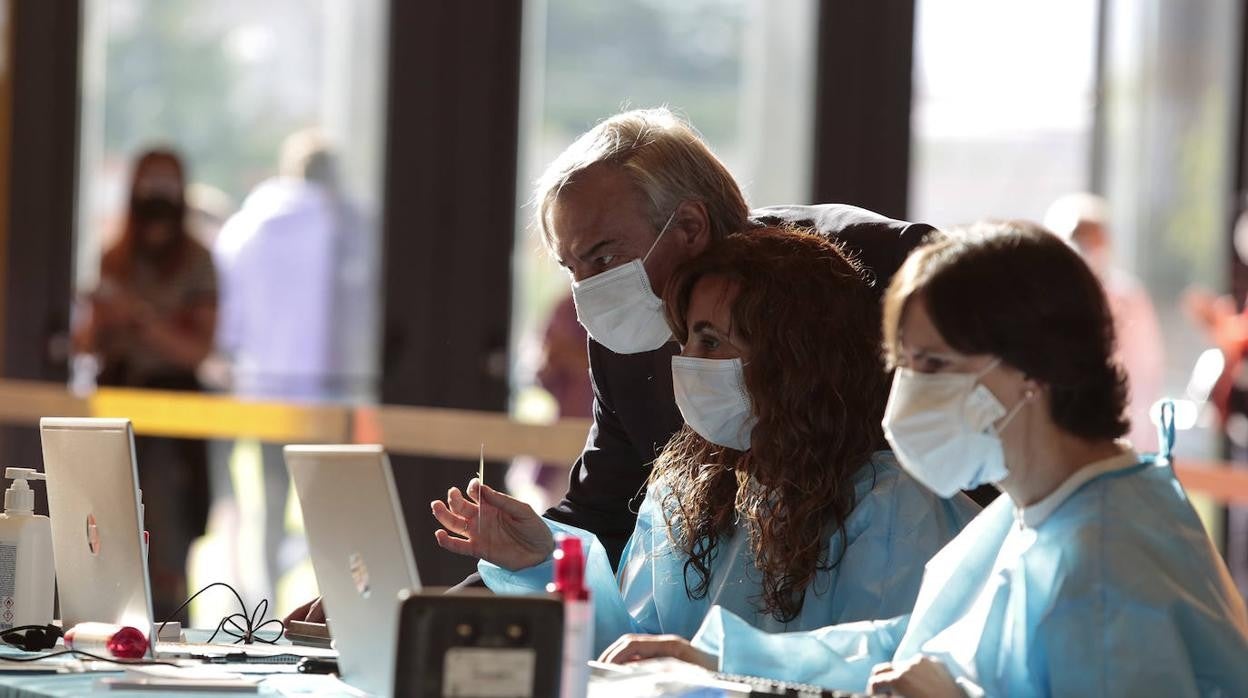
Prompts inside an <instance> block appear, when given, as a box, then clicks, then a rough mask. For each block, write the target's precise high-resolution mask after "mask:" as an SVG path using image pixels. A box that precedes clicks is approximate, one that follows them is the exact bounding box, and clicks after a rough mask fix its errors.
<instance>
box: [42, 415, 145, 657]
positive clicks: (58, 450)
mask: <svg viewBox="0 0 1248 698" xmlns="http://www.w3.org/2000/svg"><path fill="white" fill-rule="evenodd" d="M39 435H40V437H41V439H42V441H43V467H44V470H45V472H46V473H47V476H48V516H49V517H50V518H51V519H52V555H53V558H54V560H55V563H56V581H57V585H58V589H59V592H60V602H61V620H62V621H63V622H64V624H65V627H66V628H69V627H72V626H73V625H75V624H77V623H82V622H85V621H98V622H103V623H120V624H122V625H130V626H133V627H135V628H138V629H139V630H142V631H143V632H145V633H149V637H151V635H150V632H151V629H152V620H153V618H152V592H151V586H150V583H149V580H148V576H147V564H146V559H145V555H144V552H143V531H142V528H143V526H142V518H141V516H140V514H139V491H138V486H139V485H138V482H139V478H138V472H137V471H136V469H135V462H134V432H133V430H132V429H131V427H130V420H128V419H78V418H59V417H58V418H53V417H45V418H44V419H41V420H39Z"/></svg>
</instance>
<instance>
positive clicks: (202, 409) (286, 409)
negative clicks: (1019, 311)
mask: <svg viewBox="0 0 1248 698" xmlns="http://www.w3.org/2000/svg"><path fill="white" fill-rule="evenodd" d="M52 416H56V417H126V418H129V419H130V420H131V421H132V422H133V423H134V429H135V432H136V433H138V434H144V435H150V436H173V437H184V438H211V439H240V438H254V439H260V440H264V441H273V442H277V443H377V444H381V445H383V446H385V447H386V449H387V450H388V451H390V452H391V453H395V454H403V455H415V456H436V457H439V458H462V459H465V460H470V459H475V458H477V456H478V454H479V453H480V449H481V447H482V445H484V447H485V455H486V457H487V458H490V459H494V460H507V459H510V458H514V457H516V456H533V457H536V458H539V459H541V460H543V461H546V462H551V463H566V464H569V465H570V464H571V463H572V461H573V460H574V459H575V458H576V456H577V454H578V453H580V451H581V448H582V447H583V446H584V444H585V435H586V433H587V431H588V430H589V421H588V420H585V419H564V420H560V421H558V422H556V423H554V424H528V423H523V422H518V421H516V420H515V419H512V418H511V417H509V416H508V415H505V414H500V413H496V412H478V411H472V410H451V409H441V408H433V407H407V406H390V405H379V406H364V405H361V406H348V405H318V404H300V403H284V402H250V401H244V400H238V399H235V398H232V397H226V396H221V395H209V394H204V393H186V392H167V391H160V390H138V389H128V388H124V389H123V388H101V389H100V390H97V391H96V392H94V393H91V394H90V395H75V394H73V393H70V392H69V391H68V390H66V389H65V386H63V385H61V384H58V383H41V382H31V381H0V424H5V425H20V426H36V425H38V424H39V418H40V417H52ZM1175 471H1176V472H1177V473H1178V476H1179V479H1180V480H1181V481H1182V482H1183V486H1184V487H1186V488H1187V489H1188V490H1189V491H1191V492H1198V493H1200V494H1203V495H1206V496H1208V497H1210V498H1212V499H1214V500H1216V501H1218V502H1222V503H1237V504H1244V505H1248V469H1243V470H1241V469H1237V468H1234V467H1232V464H1230V463H1226V462H1220V461H1185V460H1180V461H1178V462H1177V463H1176V465H1175Z"/></svg>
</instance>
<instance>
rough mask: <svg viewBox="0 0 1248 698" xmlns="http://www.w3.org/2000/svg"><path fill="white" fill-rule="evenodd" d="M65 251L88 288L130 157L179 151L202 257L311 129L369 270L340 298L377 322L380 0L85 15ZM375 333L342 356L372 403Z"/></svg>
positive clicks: (213, 2)
mask: <svg viewBox="0 0 1248 698" xmlns="http://www.w3.org/2000/svg"><path fill="white" fill-rule="evenodd" d="M84 7H85V9H86V13H87V15H86V21H85V25H84V27H85V28H84V34H85V40H84V49H83V113H82V126H81V153H82V156H81V168H80V172H81V175H80V185H79V206H78V234H77V245H76V251H77V255H76V278H77V285H78V288H79V290H80V291H83V292H87V291H90V290H92V289H94V288H95V286H96V284H97V282H98V274H99V270H100V259H101V256H102V254H103V252H104V251H105V250H106V249H107V248H108V247H109V246H110V245H111V244H112V243H114V242H116V240H117V239H118V237H119V236H120V233H121V230H122V228H123V226H124V218H125V211H126V207H127V203H128V197H129V195H130V192H129V191H128V188H129V186H130V176H131V170H132V167H133V165H134V159H135V157H136V156H137V155H138V154H139V153H140V152H142V151H143V150H145V149H147V148H151V147H167V148H170V149H172V150H173V151H175V152H176V153H178V154H179V155H180V156H181V157H182V159H183V161H184V162H185V164H186V168H187V174H188V181H187V184H188V187H187V200H188V201H187V202H188V204H189V206H190V209H191V218H190V230H191V232H192V234H194V235H195V236H196V237H197V238H198V239H199V241H200V242H202V243H203V244H204V245H205V246H207V247H208V248H210V249H211V248H212V247H214V244H216V242H217V240H216V236H217V233H218V232H219V231H220V229H221V226H222V225H223V224H224V223H225V221H226V220H228V219H229V218H230V216H232V215H233V214H235V213H236V212H238V211H239V210H240V209H241V208H242V207H243V205H244V203H245V202H246V201H247V197H248V195H249V194H251V193H253V191H254V190H256V188H257V187H258V185H260V184H261V183H263V182H265V181H266V180H268V179H270V178H272V177H274V176H275V175H277V174H278V169H279V167H278V165H279V151H280V150H281V147H282V144H283V141H284V140H285V139H286V137H287V136H289V135H291V134H292V133H295V132H297V131H300V130H303V129H309V128H312V129H316V130H319V131H320V132H321V133H322V134H323V136H324V139H325V140H326V142H327V143H328V145H329V147H330V148H331V149H332V151H331V152H332V154H333V156H334V158H335V164H334V166H335V169H336V182H337V188H338V191H337V194H338V195H339V196H340V197H341V199H342V200H343V201H344V202H347V205H348V206H349V209H350V211H351V212H352V213H351V216H352V217H353V219H354V223H353V224H352V225H353V228H354V229H355V230H356V231H357V233H356V235H357V237H358V238H360V240H361V242H360V246H362V247H364V248H367V250H366V252H363V253H361V254H363V258H364V259H366V260H368V265H369V268H367V269H362V270H351V271H349V272H348V271H347V270H338V271H339V273H353V274H356V275H357V276H360V277H367V279H368V281H366V282H365V284H366V286H367V288H366V290H363V291H360V292H357V293H355V294H353V295H352V296H351V297H350V302H351V303H352V304H354V307H353V312H355V313H356V314H358V315H362V316H366V317H369V318H370V319H375V317H376V313H377V300H376V299H377V290H376V286H375V279H376V276H377V275H376V273H375V271H374V269H375V268H374V264H375V257H376V254H375V253H376V246H377V243H378V239H379V237H378V233H377V221H378V214H379V206H380V203H381V202H380V201H379V197H378V193H379V191H380V186H379V182H380V177H381V164H382V148H383V144H382V135H383V118H382V117H383V109H384V104H383V97H384V89H385V56H384V53H383V48H384V46H385V37H386V33H385V14H386V2H385V1H384V0H363V1H356V0H321V1H319V2H307V1H306V0H273V1H272V2H263V3H255V2H249V1H248V0H100V1H93V2H88V3H84ZM375 327H376V322H375V321H370V322H368V323H365V324H362V325H361V328H362V331H361V332H359V333H357V334H361V335H366V336H357V337H354V338H353V339H352V340H351V341H350V342H347V343H346V346H344V347H342V348H341V350H342V351H343V352H348V353H349V356H347V357H346V358H344V359H343V361H344V362H345V363H346V364H347V365H346V366H345V367H344V368H341V369H340V370H345V372H346V373H349V374H350V376H349V377H348V378H346V379H345V380H347V381H349V382H350V384H351V390H350V394H351V395H352V396H353V397H362V396H367V395H371V394H373V393H374V391H375V382H376V369H377V356H376V354H377V351H376V349H377V339H376V336H375V334H376V330H375Z"/></svg>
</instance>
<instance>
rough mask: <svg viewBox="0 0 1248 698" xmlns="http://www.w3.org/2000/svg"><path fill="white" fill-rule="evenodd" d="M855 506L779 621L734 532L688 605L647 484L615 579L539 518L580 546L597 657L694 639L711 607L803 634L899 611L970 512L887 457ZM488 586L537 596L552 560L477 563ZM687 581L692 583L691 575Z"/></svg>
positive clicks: (600, 553) (655, 493)
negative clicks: (789, 613) (623, 643)
mask: <svg viewBox="0 0 1248 698" xmlns="http://www.w3.org/2000/svg"><path fill="white" fill-rule="evenodd" d="M854 485H855V491H856V493H857V502H858V504H857V506H855V507H854V510H853V512H852V513H851V514H850V516H849V519H848V520H847V521H846V522H845V528H846V533H847V536H846V537H845V538H846V539H847V540H848V542H847V543H846V542H845V540H844V539H843V538H842V537H841V536H831V537H830V540H829V559H831V560H835V559H836V558H837V557H838V556H839V555H840V552H841V549H842V548H844V550H845V556H844V558H842V559H841V561H840V564H839V565H837V566H836V567H835V568H833V569H832V570H829V571H820V572H819V573H818V574H817V576H816V579H815V581H814V582H813V583H812V584H811V586H809V587H807V589H806V596H805V603H804V604H803V606H802V610H801V613H800V614H799V615H798V617H797V618H796V619H794V620H793V621H791V622H789V623H781V622H779V621H777V620H776V619H775V618H774V617H772V616H771V615H769V614H766V613H763V612H760V611H759V610H758V601H757V598H758V596H759V593H760V591H761V586H760V582H761V579H762V575H761V573H760V572H759V571H758V569H757V568H756V567H755V566H754V557H753V554H752V553H751V552H750V546H749V535H748V533H747V531H745V530H744V529H742V528H738V529H737V530H735V531H733V532H732V534H731V535H729V536H725V537H724V539H722V540H720V541H719V551H720V552H719V554H718V555H716V557H715V559H714V560H713V562H712V564H711V580H710V587H709V589H708V591H707V594H706V595H705V596H704V597H702V598H697V599H691V598H689V595H688V593H687V592H686V590H685V577H684V565H685V560H686V558H685V556H684V554H683V553H682V552H681V551H679V550H678V549H675V548H674V547H673V545H672V543H671V542H670V540H669V538H668V532H667V524H666V520H665V518H664V516H663V514H662V512H661V510H660V507H661V506H662V491H661V490H659V489H658V487H659V485H652V486H651V487H650V489H649V490H648V491H647V493H646V498H645V502H644V503H643V504H642V506H641V509H640V511H639V512H638V515H637V527H636V528H635V529H634V530H633V535H632V537H631V538H629V541H628V544H627V545H626V546H625V548H624V553H623V556H622V557H621V562H620V571H619V575H618V577H617V576H616V575H615V574H614V573H613V572H612V569H611V566H610V563H609V562H608V560H607V555H606V552H605V551H604V550H603V548H602V546H601V545H600V544H599V543H598V541H597V540H596V539H595V538H594V537H593V535H592V534H590V533H588V532H586V531H583V530H581V529H578V528H574V527H571V526H567V525H563V524H559V523H556V522H553V521H549V520H547V521H546V523H547V525H549V526H550V528H551V530H552V531H553V532H556V533H569V534H572V535H576V536H579V537H580V538H581V539H582V541H583V542H584V543H585V544H586V546H587V547H586V549H587V550H589V555H588V557H587V560H586V575H585V576H586V585H587V586H588V587H589V589H590V592H591V594H592V598H593V602H594V615H595V629H594V641H595V648H596V650H595V651H596V652H601V651H602V650H604V649H605V648H606V647H607V646H608V645H610V644H611V643H612V642H614V641H615V640H616V639H617V638H619V637H620V636H621V635H624V634H626V633H672V634H676V635H680V636H682V637H685V638H692V637H693V634H694V632H695V631H696V630H697V629H698V626H699V625H700V624H701V623H702V620H703V619H704V618H705V617H706V614H707V612H708V611H709V610H710V609H711V607H712V606H715V605H718V606H720V607H722V608H726V609H729V610H731V611H732V612H734V613H736V614H738V616H739V617H742V618H746V619H748V622H749V623H751V624H753V625H755V626H757V627H759V628H763V629H765V630H768V631H773V632H778V631H792V630H811V629H814V628H818V627H821V626H825V625H829V624H833V623H842V622H846V621H851V620H863V619H867V618H878V617H881V616H890V615H895V614H898V613H902V612H905V611H906V610H908V609H910V608H911V607H912V606H913V605H914V599H915V595H916V594H917V593H918V591H919V583H920V581H921V580H922V575H923V565H924V563H926V562H927V560H928V559H929V558H930V557H931V556H932V555H934V554H935V553H936V551H938V550H940V549H941V547H943V546H944V545H945V543H947V542H949V541H950V540H952V539H953V537H954V536H955V535H957V533H958V531H960V530H961V529H962V527H963V526H964V525H965V524H966V522H967V521H970V520H971V519H972V518H973V517H974V516H975V514H976V513H977V512H978V507H977V506H976V505H975V503H974V502H972V501H971V500H970V499H968V498H966V497H964V496H962V495H958V497H956V498H955V499H952V500H948V501H945V500H942V499H940V498H939V497H937V496H936V495H934V494H932V493H931V492H929V491H928V490H926V489H925V488H924V487H923V486H922V485H920V484H918V483H917V482H916V481H915V480H913V479H912V478H911V477H910V476H909V475H907V474H906V473H905V472H904V471H903V470H902V469H901V468H900V466H898V465H897V461H896V460H895V458H894V457H893V455H892V454H891V453H889V452H880V453H877V454H875V455H874V456H872V459H871V461H870V462H869V463H868V464H867V465H866V466H864V467H863V468H861V469H860V470H859V471H858V473H857V474H856V475H855V478H854ZM478 569H479V570H480V572H481V576H482V578H483V579H484V580H485V583H486V585H487V586H489V588H490V589H492V590H494V591H495V592H499V593H529V592H535V591H540V590H542V589H544V588H545V585H546V583H547V582H549V581H550V580H551V575H552V571H553V563H552V561H551V560H547V561H546V562H544V563H542V564H540V565H537V566H534V567H530V568H527V569H524V570H520V571H517V572H509V571H507V570H504V569H502V568H500V567H497V566H495V565H492V564H490V563H488V562H484V561H482V562H481V563H480V564H479V565H478ZM690 580H691V582H694V581H696V580H695V578H694V577H693V576H692V574H691V576H690Z"/></svg>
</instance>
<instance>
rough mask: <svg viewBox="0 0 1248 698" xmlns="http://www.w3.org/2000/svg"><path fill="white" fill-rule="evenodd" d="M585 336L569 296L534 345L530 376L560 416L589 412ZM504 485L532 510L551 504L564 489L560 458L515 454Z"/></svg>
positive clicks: (565, 482) (565, 472) (585, 415)
mask: <svg viewBox="0 0 1248 698" xmlns="http://www.w3.org/2000/svg"><path fill="white" fill-rule="evenodd" d="M588 338H589V335H588V334H587V333H586V332H585V328H584V327H581V323H579V322H577V320H576V305H575V304H574V303H573V302H572V296H565V297H564V298H563V300H561V301H559V302H558V303H557V304H555V307H554V308H553V309H552V310H551V311H550V317H549V318H547V320H546V327H545V330H544V331H543V332H542V337H541V347H540V349H539V350H538V352H537V353H538V356H537V360H536V363H537V367H536V371H534V376H533V377H534V378H535V379H536V382H537V384H538V385H539V386H541V388H542V389H543V390H545V391H546V392H547V393H550V396H551V398H552V399H554V402H555V405H556V407H557V408H558V414H557V416H558V417H559V418H561V419H572V418H582V419H588V418H589V417H591V416H593V407H594V386H593V383H591V382H590V380H589V352H588V351H587V350H586V341H587V340H588ZM506 482H507V489H508V491H510V492H511V493H512V494H513V495H514V496H516V497H517V498H518V499H521V500H523V501H524V502H526V503H527V504H530V505H532V506H533V507H534V508H536V509H546V508H548V507H551V506H554V505H555V504H557V503H558V502H559V500H560V499H561V498H562V497H563V495H564V493H565V492H567V489H568V468H567V465H566V464H564V463H545V462H542V461H539V460H537V459H535V458H528V457H521V458H516V459H515V460H514V461H513V462H512V465H511V467H510V468H508V469H507V479H506Z"/></svg>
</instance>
